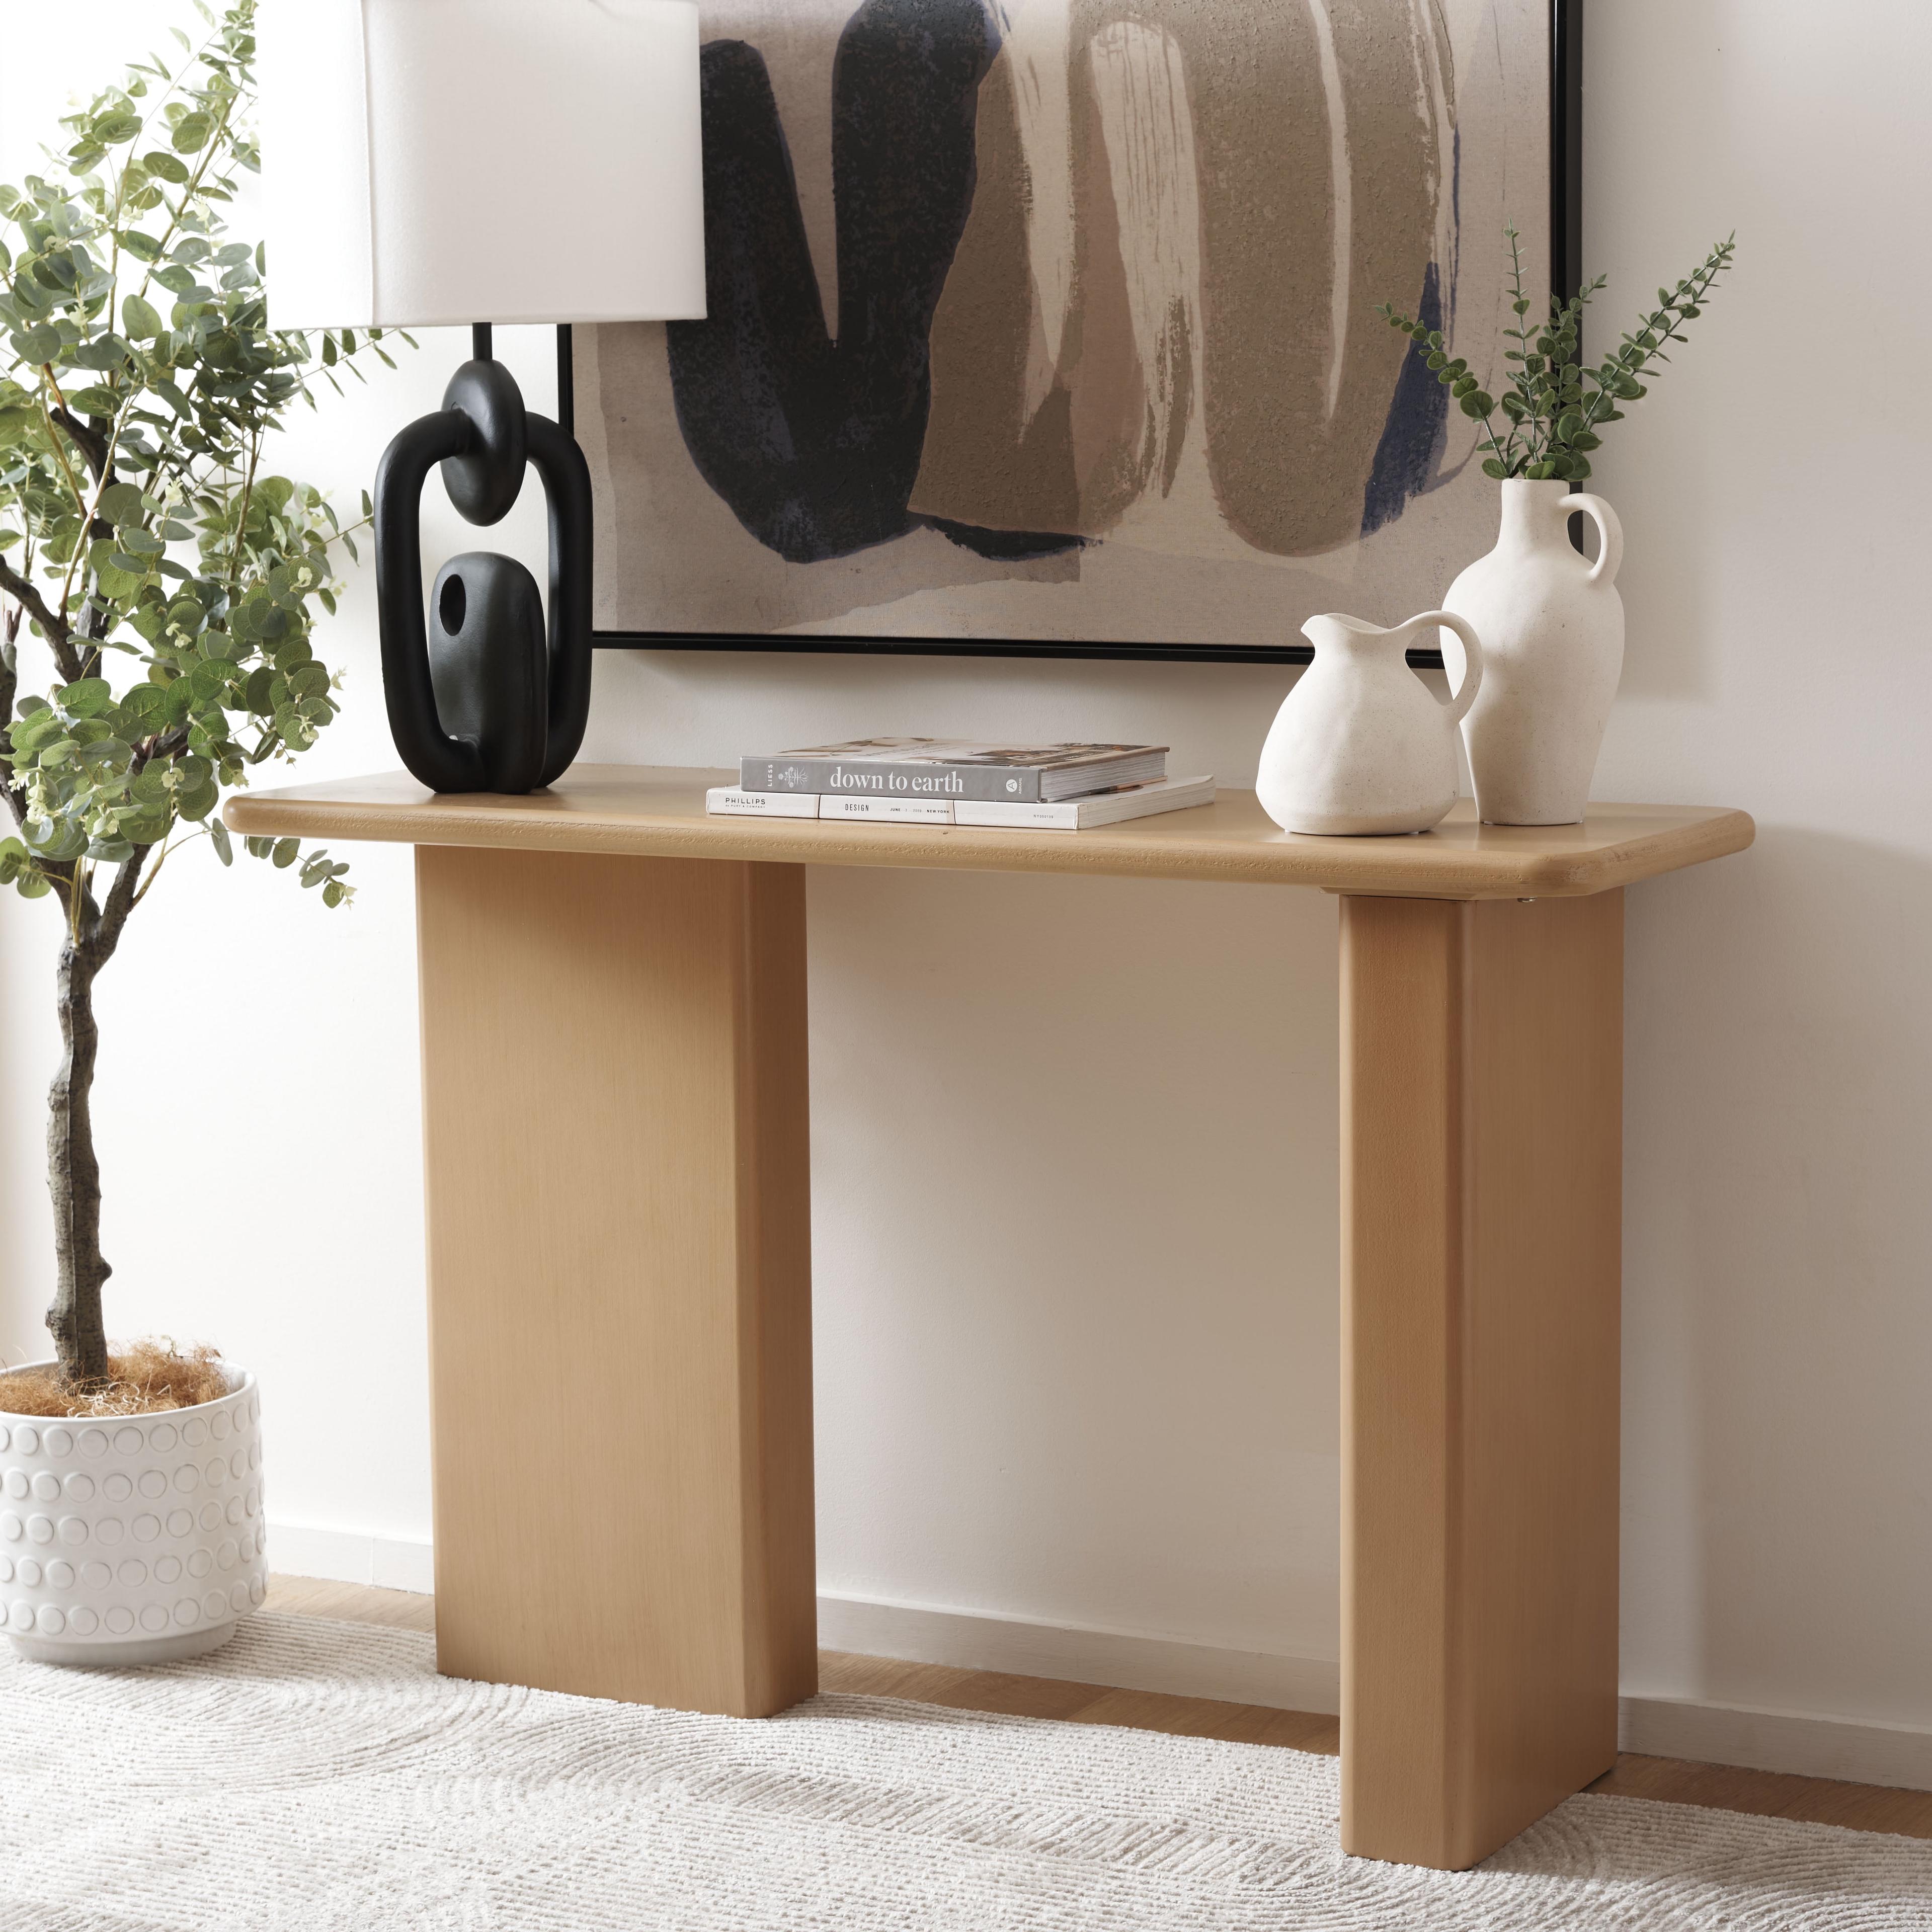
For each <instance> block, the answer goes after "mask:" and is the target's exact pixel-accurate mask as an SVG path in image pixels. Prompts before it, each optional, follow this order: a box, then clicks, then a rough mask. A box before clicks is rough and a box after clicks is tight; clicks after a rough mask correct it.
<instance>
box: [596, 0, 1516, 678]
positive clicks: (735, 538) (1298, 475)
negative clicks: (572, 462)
mask: <svg viewBox="0 0 1932 1932" xmlns="http://www.w3.org/2000/svg"><path fill="white" fill-rule="evenodd" d="M700 13H701V17H702V25H703V37H704V41H705V47H704V52H703V90H704V109H705V169H706V185H705V195H706V254H707V261H708V265H709V266H708V278H709V319H708V320H706V321H704V322H703V323H673V324H670V325H667V326H666V325H658V324H648V323H635V324H627V325H623V326H608V325H607V326H602V327H599V328H594V329H592V328H583V329H578V330H577V331H576V332H575V333H574V416H575V425H576V429H577V436H578V438H579V440H580V442H581V443H582V444H583V449H584V451H585V453H586V456H587V457H588V458H589V463H590V467H591V472H592V478H593V480H594V482H595V489H596V497H597V508H598V527H597V546H598V548H597V586H596V624H597V628H598V629H599V630H600V631H619V632H651V633H662V632H669V633H673V634H678V633H700V632H701V633H723V634H747V635H757V636H781V635H797V636H800V637H805V636H809V635H811V634H813V633H814V632H816V633H833V634H838V633H844V634H865V635H874V636H889V637H941V638H960V639H974V638H984V639H992V638H1019V639H1037V640H1055V641H1069V640H1086V641H1090V642H1100V643H1163V644H1175V643H1178V644H1193V645H1214V646H1228V645H1269V644H1280V643H1288V642H1291V641H1292V640H1294V638H1295V634H1296V632H1297V631H1298V629H1299V628H1300V626H1301V623H1302V622H1303V621H1304V619H1306V618H1307V617H1308V616H1311V615H1313V614H1314V613H1318V612H1321V611H1324V610H1334V609H1337V608H1346V609H1348V610H1352V611H1355V612H1357V613H1359V614H1361V615H1362V616H1366V617H1368V618H1370V619H1375V620H1377V621H1379V622H1394V621H1396V620H1397V619H1400V618H1402V617H1404V616H1407V615H1409V613H1412V611H1415V610H1421V609H1425V608H1427V607H1430V606H1432V605H1433V604H1436V603H1438V602H1439V601H1440V599H1441V597H1442V593H1443V592H1444V591H1445V589H1447V588H1448V585H1449V583H1450V581H1451V579H1452V578H1453V577H1454V576H1455V574H1456V573H1457V571H1459V570H1460V568H1462V566H1463V565H1464V564H1466V562H1469V561H1470V560H1471V559H1472V558H1474V557H1475V556H1479V555H1481V553H1483V552H1484V551H1485V550H1487V549H1488V548H1489V547H1490V544H1491V543H1492V541H1493V539H1494V526H1495V517H1496V506H1495V488H1494V485H1493V484H1490V483H1489V482H1488V481H1487V479H1486V478H1484V477H1483V475H1481V471H1480V469H1479V467H1478V464H1479V461H1480V458H1479V457H1478V455H1477V454H1476V452H1475V427H1474V425H1472V424H1471V423H1470V422H1469V421H1468V419H1466V418H1465V417H1464V416H1462V414H1461V413H1460V412H1459V411H1457V410H1454V408H1453V407H1451V406H1449V405H1448V403H1447V399H1446V397H1445V392H1443V391H1442V389H1441V388H1440V386H1439V385H1438V384H1437V383H1436V382H1435V381H1434V380H1433V378H1432V377H1430V376H1429V375H1428V373H1427V371H1426V370H1424V368H1421V365H1420V362H1419V360H1418V359H1416V358H1415V356H1414V355H1413V353H1412V351H1411V350H1410V349H1409V344H1407V343H1406V341H1405V340H1404V339H1403V338H1400V337H1399V336H1397V335H1395V334H1394V332H1392V331H1391V329H1389V328H1388V326H1387V325H1386V324H1385V323H1384V322H1383V321H1382V319H1381V318H1380V317H1379V316H1377V315H1376V314H1375V312H1374V311H1375V306H1376V304H1378V303H1379V302H1385V301H1386V302H1393V303H1394V304H1395V305H1397V308H1402V309H1405V310H1406V311H1409V312H1410V313H1412V314H1421V315H1423V316H1424V317H1425V318H1427V320H1430V322H1431V323H1434V324H1436V326H1440V327H1441V328H1442V329H1443V330H1444V332H1445V334H1446V335H1447V336H1448V338H1449V340H1450V341H1451V345H1452V347H1454V349H1455V350H1457V353H1462V354H1464V355H1466V356H1468V357H1469V360H1470V362H1472V365H1473V366H1474V367H1475V369H1476V370H1477V371H1478V373H1479V374H1484V375H1486V376H1487V375H1488V374H1490V373H1491V364H1492V362H1493V360H1494V359H1495V357H1496V354H1497V352H1498V350H1499V347H1500V346H1501V332H1502V329H1503V327H1504V326H1505V325H1506V324H1507V323H1508V322H1509V321H1510V320H1511V319H1512V318H1511V317H1510V316H1509V314H1508V287H1507V281H1506V275H1505V270H1506V267H1507V257H1506V251H1505V244H1504V242H1503V238H1502V229H1503V227H1504V225H1505V221H1506V220H1514V222H1515V223H1516V224H1517V226H1519V227H1520V229H1522V230H1523V236H1524V248H1525V257H1526V270H1527V276H1528V279H1529V284H1530V286H1532V287H1537V288H1544V287H1547V286H1548V284H1549V271H1548V253H1547V221H1548V209H1549V178H1550V177H1549V166H1550V163H1549V119H1548V88H1549V52H1550V49H1549V17H1548V8H1547V4H1546V0H864V4H862V5H856V6H855V5H853V0H700ZM1491 386H1492V387H1493V386H1495V385H1494V384H1493V383H1492V384H1491Z"/></svg>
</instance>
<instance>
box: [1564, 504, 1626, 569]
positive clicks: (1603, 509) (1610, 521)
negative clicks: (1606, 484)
mask: <svg viewBox="0 0 1932 1932" xmlns="http://www.w3.org/2000/svg"><path fill="white" fill-rule="evenodd" d="M1563 511H1564V514H1565V516H1574V514H1576V513H1577V511H1582V512H1583V514H1584V515H1585V516H1586V517H1589V520H1591V522H1592V523H1595V525H1596V526H1597V560H1596V562H1595V563H1594V564H1592V565H1591V566H1590V575H1589V582H1591V583H1616V580H1617V572H1618V571H1619V569H1620V568H1622V565H1623V560H1624V526H1623V525H1622V523H1619V522H1618V520H1617V513H1616V511H1614V510H1613V509H1612V508H1610V505H1609V504H1607V502H1604V499H1603V498H1602V497H1601V496H1583V495H1578V496H1565V498H1564V499H1563Z"/></svg>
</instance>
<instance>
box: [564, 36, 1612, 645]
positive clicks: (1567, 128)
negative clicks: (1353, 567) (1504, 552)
mask: <svg viewBox="0 0 1932 1932" xmlns="http://www.w3.org/2000/svg"><path fill="white" fill-rule="evenodd" d="M1550 279H1551V281H1552V284H1553V290H1552V292H1553V293H1554V294H1555V295H1556V296H1557V297H1558V299H1559V300H1568V298H1569V297H1570V296H1573V295H1574V294H1575V293H1576V292H1577V290H1578V289H1579V288H1580V287H1582V286H1583V0H1550ZM556 395H557V416H558V420H559V422H561V423H562V426H563V428H564V430H565V433H566V434H572V435H574V434H575V422H574V418H575V415H576V410H575V400H576V397H575V382H574V375H573V371H572V367H571V333H570V325H569V324H568V323H563V324H562V325H560V326H559V328H558V329H557V332H556ZM590 641H591V643H592V645H593V646H595V647H596V648H597V649H600V650H650V651H770V650H774V649H779V650H784V651H786V652H790V653H793V654H798V655H802V654H806V653H811V652H825V653H828V654H830V655H837V656H850V657H927V658H1062V659H1066V658H1073V659H1080V658H1088V659H1092V660H1096V661H1103V662H1112V663H1141V664H1149V663H1152V664H1310V663H1313V661H1314V657H1315V652H1314V650H1313V647H1312V646H1310V645H1307V644H1305V643H1296V644H1282V645H1257V644H1237V645H1228V646H1216V645H1212V644H1133V643H1078V642H1069V641H1067V640H1062V639H1055V640H1037V639H1033V638H1022V637H998V638H959V637H838V636H829V637H828V636H824V635H821V634H814V635H813V636H812V637H811V638H810V639H809V640H802V641H799V642H796V643H794V642H791V641H789V640H787V641H783V642H781V641H779V640H775V639H774V638H772V637H769V636H766V635H761V634H757V633H755V632H754V633H736V632H725V631H700V632H692V631H592V633H591V638H590ZM1409 662H1410V663H1411V664H1412V665H1414V666H1415V667H1417V668H1418V669H1419V670H1440V669H1441V668H1442V653H1441V652H1439V651H1436V650H1412V651H1411V652H1409Z"/></svg>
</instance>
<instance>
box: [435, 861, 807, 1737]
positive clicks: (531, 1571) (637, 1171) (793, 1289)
mask: <svg viewBox="0 0 1932 1932" xmlns="http://www.w3.org/2000/svg"><path fill="white" fill-rule="evenodd" d="M416 892H417V927H418V935H419V949H420V956H421V962H422V1018H423V1094H424V1109H425V1142H426V1151H427V1170H428V1181H427V1185H428V1217H429V1274H430V1370H431V1406H432V1411H433V1427H434V1448H435V1460H436V1475H435V1486H436V1613H437V1661H438V1664H439V1667H440V1668H441V1669H442V1670H444V1671H446V1672H447V1673H449V1675H451V1676H456V1677H474V1678H481V1679H485V1680H487V1681H489V1682H495V1683H503V1684H527V1685H535V1686H537V1687H538V1688H541V1689H544V1690H550V1691H574V1692H577V1693H580V1694H584V1695H587V1696H592V1697H616V1698H622V1699H625V1700H629V1701H631V1702H634V1703H646V1704H661V1705H670V1706H676V1707H677V1708H679V1709H684V1710H697V1711H711V1712H724V1713H727V1714H730V1715H733V1716H737V1717H762V1716H766V1715H769V1714H770V1713H771V1712H774V1711H781V1710H783V1709H785V1708H786V1707H787V1706H789V1705H791V1704H795V1703H797V1702H799V1700H800V1699H801V1698H804V1697H810V1696H811V1694H813V1692H814V1691H815V1690H816V1689H817V1682H818V1661H817V1597H816V1593H815V1592H816V1585H815V1579H814V1550H813V1538H812V1484H811V1187H810V1178H809V1165H810V1148H809V1143H808V1132H807V1120H808V1112H807V1109H808V1097H807V1093H806V1085H805V874H804V871H803V869H802V868H801V867H799V866H796V865H763V864H756V863H750V862H744V861H740V860H691V859H649V858H630V857H622V858H604V857H599V856H592V855H589V854H586V853H541V852H505V851H465V850H456V849H453V848H449V847H435V846H425V847H420V848H419V850H418V852H417V855H416Z"/></svg>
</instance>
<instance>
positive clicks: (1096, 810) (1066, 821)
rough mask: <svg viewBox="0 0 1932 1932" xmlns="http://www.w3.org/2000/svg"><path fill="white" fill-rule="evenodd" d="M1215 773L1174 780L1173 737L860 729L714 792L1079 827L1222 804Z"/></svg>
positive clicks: (843, 810)
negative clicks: (1110, 740) (1094, 740)
mask: <svg viewBox="0 0 1932 1932" xmlns="http://www.w3.org/2000/svg"><path fill="white" fill-rule="evenodd" d="M1213 801H1214V779H1213V778H1169V776H1168V775H1167V747H1166V745H975V744H970V743H968V742H965V741H964V740H962V739H956V738H859V739H853V741H852V742H851V743H850V744H846V745H811V746H810V747H808V748H805V749H804V750H802V751H775V752H772V753H769V754H766V755H764V756H761V757H754V758H745V759H744V760H741V761H740V763H739V771H738V782H737V784H735V785H720V786H718V787H717V788H716V789H715V790H712V791H709V792H707V793H706V794H705V804H706V808H707V809H708V810H709V811H714V812H722V813H727V814H732V815H733V816H736V817H743V818H840V819H858V820H891V821H894V822H896V823H901V824H902V823H905V822H907V820H911V821H913V822H914V823H920V824H926V825H935V824H937V825H992V826H1011V827H1013V828H1014V829H1016V830H1020V831H1031V832H1079V831H1082V830H1083V829H1086V828H1087V827H1088V826H1095V825H1115V824H1118V823H1120V821H1121V820H1123V819H1127V818H1145V817H1148V816H1149V815H1150V814H1152V813H1154V812H1157V811H1183V810H1184V809H1185V808H1187V807H1188V806H1190V805H1208V804H1211V803H1212V802H1213Z"/></svg>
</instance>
